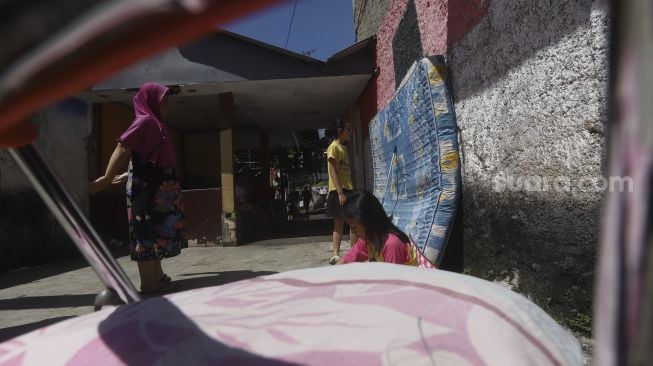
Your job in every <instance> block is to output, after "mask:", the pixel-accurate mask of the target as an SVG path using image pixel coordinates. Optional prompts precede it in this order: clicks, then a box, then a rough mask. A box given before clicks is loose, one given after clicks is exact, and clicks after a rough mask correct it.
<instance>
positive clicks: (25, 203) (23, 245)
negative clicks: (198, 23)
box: [0, 99, 91, 271]
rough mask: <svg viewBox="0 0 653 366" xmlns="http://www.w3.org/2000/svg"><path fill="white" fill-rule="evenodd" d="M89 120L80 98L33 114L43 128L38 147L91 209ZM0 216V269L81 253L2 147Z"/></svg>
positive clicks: (79, 200) (60, 175)
mask: <svg viewBox="0 0 653 366" xmlns="http://www.w3.org/2000/svg"><path fill="white" fill-rule="evenodd" d="M90 120H91V119H90V109H89V108H88V106H87V105H86V103H84V102H82V101H79V100H76V99H71V100H67V101H65V102H62V103H59V104H57V105H54V106H52V107H50V108H48V109H46V110H44V111H42V112H40V113H38V114H36V115H35V116H34V117H33V118H32V121H33V123H34V124H35V125H36V126H37V128H38V130H39V137H38V140H37V142H36V144H37V146H38V147H39V149H40V150H41V152H42V153H43V155H44V156H45V158H46V160H47V161H49V162H50V163H51V165H52V167H53V168H54V170H55V171H56V173H57V175H58V176H59V178H60V179H61V181H62V182H63V184H64V186H65V187H66V188H67V189H68V190H69V192H70V193H71V195H72V196H73V198H74V199H75V201H76V202H77V204H79V205H80V207H82V209H83V210H84V211H86V212H87V211H88V194H87V193H86V185H87V182H88V178H89V177H88V169H89V168H88V167H89V161H88V159H89V158H88V156H87V155H88V154H87V148H88V147H87V144H88V143H89V140H88V137H89V135H90V132H91V123H90ZM0 215H1V219H0V271H5V270H9V269H13V268H17V267H21V266H30V265H36V264H42V263H45V262H48V261H49V260H52V259H54V258H60V257H66V256H70V255H76V254H77V249H76V248H75V246H74V245H73V243H72V242H71V241H70V240H69V239H68V237H67V236H66V234H65V233H64V231H63V230H62V229H61V228H60V226H59V224H58V223H57V222H56V221H55V219H54V217H52V215H51V214H50V212H49V211H48V209H47V208H46V207H45V204H44V203H43V201H42V200H41V198H40V197H39V196H38V195H37V194H36V192H35V191H34V190H33V188H32V186H31V184H30V183H29V182H28V181H27V178H25V176H24V175H23V173H22V171H21V170H20V168H19V167H18V166H17V165H16V164H15V163H14V162H13V159H12V158H11V157H10V156H9V153H8V152H6V151H0Z"/></svg>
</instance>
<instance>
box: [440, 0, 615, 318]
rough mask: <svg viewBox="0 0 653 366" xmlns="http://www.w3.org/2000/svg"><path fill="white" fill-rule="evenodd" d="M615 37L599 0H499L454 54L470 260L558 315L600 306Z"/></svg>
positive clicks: (467, 258)
mask: <svg viewBox="0 0 653 366" xmlns="http://www.w3.org/2000/svg"><path fill="white" fill-rule="evenodd" d="M450 20H451V19H450ZM607 34H608V31H607V8H606V7H605V6H603V5H602V4H601V3H596V4H595V3H594V2H593V1H591V0H581V1H567V0H550V1H547V2H541V1H539V0H528V1H526V0H524V1H513V0H493V1H492V3H491V5H490V8H489V14H488V16H486V17H485V18H483V19H482V20H481V21H480V23H478V24H477V25H476V26H475V27H474V28H473V29H472V30H471V31H470V32H469V33H467V34H466V35H465V36H464V37H463V38H462V39H461V40H460V41H459V42H458V43H456V44H454V45H453V46H452V48H451V49H450V51H449V62H450V65H451V70H450V72H451V75H452V79H453V89H454V98H455V108H456V113H457V118H458V125H459V127H460V129H461V140H462V145H461V146H462V156H463V193H464V197H465V200H464V212H465V216H464V227H465V232H464V237H465V248H466V250H465V263H466V266H467V267H469V268H470V269H471V271H472V273H474V274H476V275H479V276H482V277H486V278H494V279H499V280H503V279H505V280H506V281H508V282H511V283H512V285H513V287H516V288H518V290H519V291H521V292H523V293H525V294H527V295H528V296H530V297H531V298H533V299H534V300H535V301H536V302H537V303H538V304H540V305H541V306H543V307H544V308H545V309H547V310H549V311H551V312H552V313H553V314H554V315H561V314H564V315H565V316H573V313H574V311H575V310H578V311H579V312H581V313H583V314H588V313H589V308H590V306H591V289H592V284H593V283H592V277H593V273H594V268H593V267H594V260H595V251H596V244H597V235H598V233H597V229H598V225H599V210H600V205H601V192H600V190H598V189H597V188H596V187H595V184H594V183H595V182H598V183H599V184H600V178H601V174H602V169H603V165H604V149H605V133H604V126H605V123H606V113H605V102H606V101H605V96H606V93H605V88H606V86H607V85H606V76H607V72H606V70H607V67H608V64H607V61H606V60H607V50H606V48H607ZM520 179H522V180H521V181H520Z"/></svg>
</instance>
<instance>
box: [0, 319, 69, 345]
mask: <svg viewBox="0 0 653 366" xmlns="http://www.w3.org/2000/svg"><path fill="white" fill-rule="evenodd" d="M70 318H74V316H60V317H56V318H50V319H45V320H41V321H38V322H34V323H29V324H21V325H17V326H15V327H7V328H2V329H0V342H4V341H7V340H9V339H11V338H14V337H18V336H19V335H22V334H25V333H28V332H31V331H33V330H36V329H39V328H42V327H45V326H48V325H52V324H54V323H58V322H60V321H62V320H66V319H70Z"/></svg>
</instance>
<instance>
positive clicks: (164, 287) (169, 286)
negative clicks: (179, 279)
mask: <svg viewBox="0 0 653 366" xmlns="http://www.w3.org/2000/svg"><path fill="white" fill-rule="evenodd" d="M159 282H160V283H161V284H160V285H159V287H157V288H155V289H154V290H143V289H141V294H142V295H155V294H163V293H166V292H170V291H172V290H174V289H175V288H176V287H177V286H176V285H175V284H174V283H172V282H165V281H164V280H163V279H161V280H160V281H159Z"/></svg>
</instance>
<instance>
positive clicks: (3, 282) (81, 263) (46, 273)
mask: <svg viewBox="0 0 653 366" xmlns="http://www.w3.org/2000/svg"><path fill="white" fill-rule="evenodd" d="M87 266H88V262H86V260H84V258H82V257H81V255H80V256H77V257H74V258H70V259H67V260H63V261H56V262H52V263H48V264H44V265H42V266H36V267H25V268H21V269H17V270H12V271H9V272H4V273H0V290H3V289H6V288H10V287H14V286H18V285H22V284H24V283H29V282H34V281H37V280H40V279H42V278H46V277H52V276H56V275H59V274H62V273H66V272H70V271H74V270H77V269H80V268H84V267H87Z"/></svg>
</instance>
